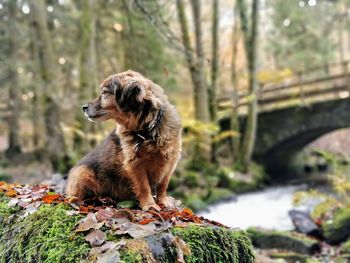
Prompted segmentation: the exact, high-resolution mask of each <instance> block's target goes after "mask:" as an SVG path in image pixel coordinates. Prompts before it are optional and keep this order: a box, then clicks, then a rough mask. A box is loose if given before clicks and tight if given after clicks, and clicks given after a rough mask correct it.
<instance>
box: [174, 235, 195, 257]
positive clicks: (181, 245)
mask: <svg viewBox="0 0 350 263" xmlns="http://www.w3.org/2000/svg"><path fill="white" fill-rule="evenodd" d="M173 244H174V245H175V247H176V252H177V256H176V263H185V259H184V256H189V255H191V248H190V246H189V245H187V244H186V242H185V241H183V240H182V239H181V238H180V237H179V236H175V237H174V239H173Z"/></svg>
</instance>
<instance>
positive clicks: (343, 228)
mask: <svg viewBox="0 0 350 263" xmlns="http://www.w3.org/2000/svg"><path fill="white" fill-rule="evenodd" d="M322 229H323V235H324V238H325V240H326V241H327V242H328V243H330V244H338V243H340V242H342V241H345V240H346V239H347V238H349V237H350V208H340V209H338V210H337V211H336V212H335V213H334V215H333V218H332V219H331V220H328V221H326V222H325V223H324V224H323V225H322Z"/></svg>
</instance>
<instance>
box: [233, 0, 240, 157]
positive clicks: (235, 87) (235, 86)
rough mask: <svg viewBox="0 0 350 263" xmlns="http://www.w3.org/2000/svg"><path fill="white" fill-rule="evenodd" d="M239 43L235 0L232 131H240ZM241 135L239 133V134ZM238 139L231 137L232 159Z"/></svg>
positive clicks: (238, 149)
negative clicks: (238, 106)
mask: <svg viewBox="0 0 350 263" xmlns="http://www.w3.org/2000/svg"><path fill="white" fill-rule="evenodd" d="M238 43H239V16H238V0H236V2H235V5H234V22H233V30H232V57H231V83H232V105H233V109H232V114H231V125H230V127H231V130H232V131H234V132H240V127H239V119H238V117H239V116H238V108H236V106H237V105H238V103H239V101H238V79H237V77H238V76H237V54H238V52H237V50H238ZM240 135H241V134H240ZM240 139H241V136H237V137H232V138H231V141H232V144H231V148H232V155H233V158H234V160H237V159H238V156H239V152H240V147H241V144H240Z"/></svg>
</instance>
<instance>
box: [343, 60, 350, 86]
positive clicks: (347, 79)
mask: <svg viewBox="0 0 350 263" xmlns="http://www.w3.org/2000/svg"><path fill="white" fill-rule="evenodd" d="M343 74H344V76H345V86H346V89H347V90H348V92H350V75H349V61H343Z"/></svg>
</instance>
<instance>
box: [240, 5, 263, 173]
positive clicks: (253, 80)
mask: <svg viewBox="0 0 350 263" xmlns="http://www.w3.org/2000/svg"><path fill="white" fill-rule="evenodd" d="M238 1H239V2H238V4H239V9H240V17H241V27H242V33H243V37H244V40H245V48H246V53H247V64H248V73H249V79H248V85H249V97H251V98H252V99H251V102H250V103H249V105H248V114H247V119H246V124H245V127H244V133H243V138H242V146H241V164H242V165H243V169H244V170H245V171H247V170H248V167H249V163H250V161H251V158H252V153H253V148H254V144H255V139H256V128H257V127H256V126H257V116H258V104H257V93H258V81H257V72H256V64H257V57H258V54H257V39H258V33H259V32H258V19H259V0H253V1H252V12H251V29H250V32H249V31H248V28H249V26H248V19H247V15H246V8H245V5H244V0H238Z"/></svg>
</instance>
